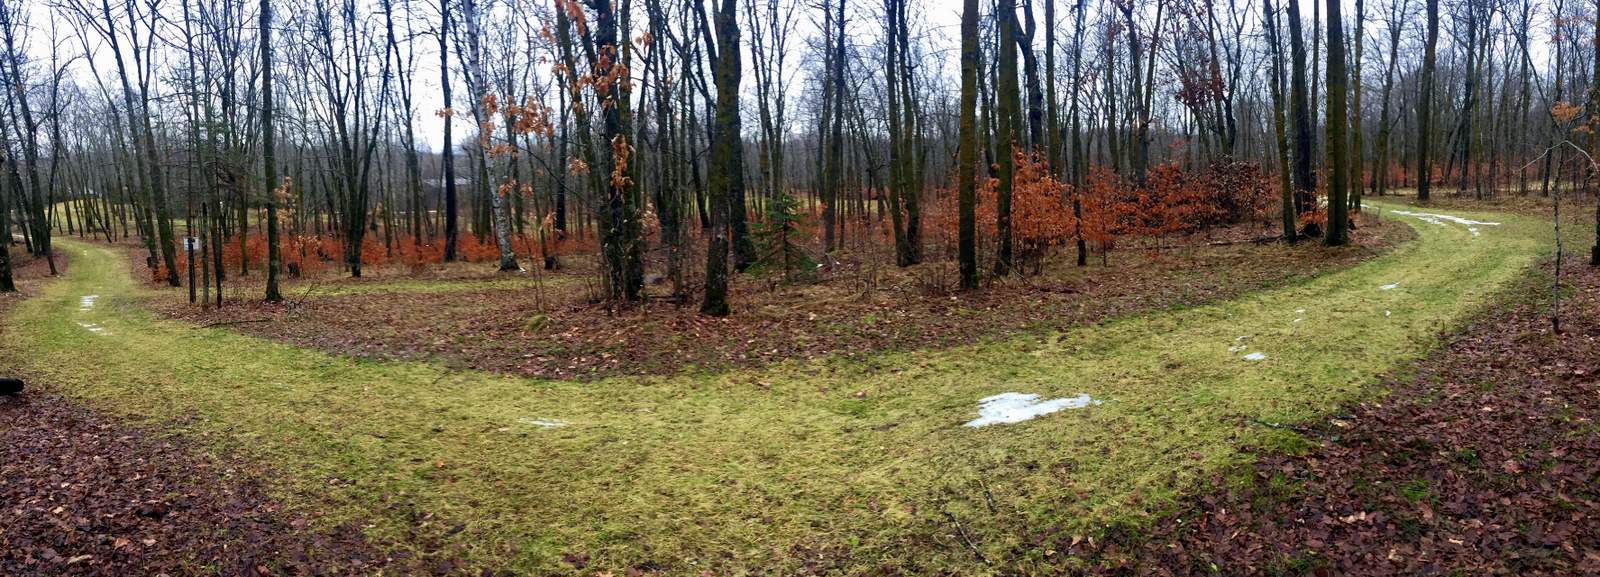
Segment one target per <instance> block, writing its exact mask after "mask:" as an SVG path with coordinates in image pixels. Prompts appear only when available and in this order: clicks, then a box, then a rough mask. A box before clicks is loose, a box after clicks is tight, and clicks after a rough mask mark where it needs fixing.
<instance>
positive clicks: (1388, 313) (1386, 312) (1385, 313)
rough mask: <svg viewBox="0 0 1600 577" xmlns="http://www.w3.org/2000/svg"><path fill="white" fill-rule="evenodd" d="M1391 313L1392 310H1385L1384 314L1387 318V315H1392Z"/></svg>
mask: <svg viewBox="0 0 1600 577" xmlns="http://www.w3.org/2000/svg"><path fill="white" fill-rule="evenodd" d="M1390 314H1391V313H1390V312H1389V311H1383V316H1384V317H1385V318H1387V317H1388V316H1389V315H1390Z"/></svg>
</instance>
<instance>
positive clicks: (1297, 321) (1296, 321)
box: [1294, 319, 1305, 324]
mask: <svg viewBox="0 0 1600 577" xmlns="http://www.w3.org/2000/svg"><path fill="white" fill-rule="evenodd" d="M1303 320H1305V319H1295V320H1294V322H1295V323H1296V324H1298V323H1299V322H1300V321H1303Z"/></svg>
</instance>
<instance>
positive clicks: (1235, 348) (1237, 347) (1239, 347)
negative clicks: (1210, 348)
mask: <svg viewBox="0 0 1600 577" xmlns="http://www.w3.org/2000/svg"><path fill="white" fill-rule="evenodd" d="M1248 348H1250V347H1247V346H1244V345H1234V346H1231V347H1228V352H1230V353H1237V352H1239V351H1242V350H1245V349H1248Z"/></svg>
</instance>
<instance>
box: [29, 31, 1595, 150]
mask: <svg viewBox="0 0 1600 577" xmlns="http://www.w3.org/2000/svg"><path fill="white" fill-rule="evenodd" d="M7 1H16V0H7ZM21 1H22V4H23V5H24V6H26V8H27V14H28V20H29V22H28V24H29V27H30V31H29V34H28V37H27V39H26V51H27V53H28V54H30V55H31V56H32V58H34V59H35V62H36V71H35V74H36V75H39V74H43V73H45V69H46V68H47V67H48V64H49V51H50V46H49V44H50V31H51V25H52V23H54V25H55V26H56V27H57V32H58V34H59V36H60V39H59V42H61V43H62V50H63V54H64V55H76V54H78V53H79V52H81V48H80V47H79V44H78V42H77V40H76V38H75V37H74V36H73V32H72V27H73V26H75V21H74V20H73V19H69V18H65V17H63V16H62V14H61V13H60V12H58V10H57V9H56V8H52V7H51V5H50V4H48V3H47V2H46V1H41V0H21ZM89 1H90V2H94V1H95V0H89ZM124 1H125V0H124ZM140 1H144V2H148V1H150V0H140ZM192 1H194V2H205V1H207V0H192ZM359 1H360V2H362V3H364V5H365V6H368V7H371V8H373V9H374V10H375V9H376V7H377V1H376V0H359ZM400 1H403V0H397V3H398V2H400ZM481 1H489V0H481ZM507 1H508V2H513V1H514V2H529V1H537V2H540V3H541V4H543V3H544V0H507ZM786 1H790V2H801V4H797V6H798V8H797V10H798V13H797V15H796V20H797V26H796V33H795V37H793V38H792V39H791V40H790V49H789V50H788V57H787V61H786V63H785V64H786V67H787V68H789V69H790V71H791V75H790V86H789V91H788V92H789V98H790V109H791V111H794V110H795V108H796V104H795V102H796V101H797V99H798V98H799V95H800V94H801V93H802V92H804V91H806V90H809V89H810V87H809V86H807V85H806V84H805V80H806V78H805V76H804V75H803V74H802V73H800V72H799V69H800V68H801V67H802V66H803V65H807V63H806V60H807V57H808V53H809V48H807V41H808V37H813V36H814V35H816V33H817V29H816V26H815V22H816V21H818V20H820V16H819V15H818V14H817V12H818V8H816V7H815V6H813V5H812V4H810V3H808V1H807V0H786ZM988 1H990V0H985V2H986V3H987V2H988ZM1103 1H1105V0H1089V10H1090V18H1091V20H1092V19H1093V17H1094V14H1095V13H1096V12H1097V11H1098V10H1099V8H1098V5H1099V3H1100V2H1103ZM1238 1H1239V2H1240V9H1241V10H1251V11H1252V15H1251V19H1252V21H1255V20H1258V19H1259V12H1260V4H1259V2H1253V0H1238ZM1283 1H1284V0H1275V3H1282V2H1283ZM1533 1H1534V2H1535V6H1536V8H1537V9H1541V10H1548V8H1547V7H1544V6H1542V2H1541V0H1533ZM160 2H161V7H162V10H163V11H164V12H165V13H167V14H169V15H170V18H171V19H172V21H173V22H174V23H176V22H178V21H179V20H178V19H179V18H180V16H181V12H180V4H179V0H160ZM245 2H246V5H245V6H244V9H245V10H246V11H247V13H248V16H246V18H247V19H248V22H249V24H248V25H249V26H254V23H255V16H254V15H255V11H256V8H257V0H245ZM912 2H913V5H912V6H911V7H910V10H911V12H912V20H913V23H912V24H913V28H914V31H915V32H914V33H921V32H926V33H929V34H930V36H931V37H932V38H934V39H935V40H934V42H933V44H934V46H935V48H934V50H937V51H940V52H943V53H945V54H944V55H943V60H944V62H945V75H946V76H947V77H950V78H954V76H955V75H956V73H957V70H956V68H957V62H956V60H957V56H958V54H957V52H958V51H959V42H958V38H959V25H960V17H961V14H960V12H961V4H960V2H958V1H954V0H921V1H920V2H919V1H918V0H912ZM1341 2H1342V3H1343V8H1342V9H1343V10H1344V15H1345V16H1346V18H1347V20H1348V19H1349V18H1351V17H1353V15H1354V13H1355V8H1354V0H1341ZM1413 2H1414V4H1416V6H1415V10H1414V14H1415V15H1414V17H1413V18H1412V19H1411V20H1410V21H1409V22H1408V23H1407V27H1408V31H1407V35H1408V38H1409V37H1415V36H1417V35H1419V34H1420V29H1421V28H1422V17H1421V13H1420V9H1421V6H1420V4H1421V2H1420V1H1417V0H1413ZM413 3H414V5H413V10H414V11H415V12H416V14H417V16H418V18H419V19H420V21H419V22H416V23H415V24H414V29H415V30H416V31H417V32H423V31H426V30H430V29H431V28H432V27H433V26H436V25H437V19H438V17H437V14H438V12H437V7H436V6H435V5H433V4H432V3H431V2H430V1H429V0H413ZM1313 3H1314V2H1313V1H1305V0H1303V1H1302V2H1301V3H1300V8H1301V12H1302V13H1303V15H1304V19H1305V21H1304V25H1305V26H1306V27H1307V28H1308V30H1307V34H1308V35H1309V34H1310V30H1309V27H1310V26H1311V17H1312V6H1313ZM1368 3H1369V5H1368V6H1367V12H1368V14H1367V18H1368V23H1367V25H1366V27H1365V32H1366V35H1367V41H1368V42H1369V44H1368V49H1367V51H1366V54H1367V57H1368V58H1369V59H1371V58H1379V57H1384V56H1385V55H1384V54H1383V52H1384V51H1386V50H1387V45H1386V42H1384V39H1383V35H1384V34H1385V32H1384V27H1385V25H1384V23H1383V20H1382V16H1383V14H1382V11H1383V10H1384V9H1385V4H1386V2H1385V0H1368ZM299 4H301V2H300V1H299V0H297V1H295V2H286V1H284V0H274V6H275V8H274V9H275V11H277V12H278V14H277V16H278V19H279V21H280V22H281V21H283V19H284V18H285V17H286V16H287V15H288V13H289V11H291V10H301V9H303V8H300V7H297V5H299ZM636 4H637V3H636ZM544 6H546V7H547V6H548V4H544ZM1071 6H1072V0H1057V7H1056V11H1057V20H1058V24H1057V34H1058V37H1057V42H1058V46H1064V45H1065V44H1066V42H1068V41H1070V38H1069V37H1068V36H1069V34H1070V26H1071V18H1072V12H1071ZM115 8H116V6H115V5H114V6H113V9H114V10H115ZM541 9H543V8H541ZM881 9H882V8H881V3H877V2H862V1H854V2H851V3H850V4H849V5H848V8H847V10H848V12H847V17H848V20H849V37H850V40H851V41H852V42H854V43H857V44H872V43H876V42H878V41H879V38H880V37H881V34H882V30H883V27H882V24H881V21H879V20H877V17H876V13H877V12H879V11H881ZM1034 9H1035V11H1036V13H1037V19H1038V22H1039V26H1040V28H1041V30H1042V29H1043V28H1044V18H1043V5H1042V1H1040V2H1038V3H1037V4H1036V5H1035V6H1034ZM1219 9H1220V7H1219ZM1570 9H1575V8H1574V7H1569V10H1570ZM396 10H397V12H398V11H401V10H402V8H400V7H398V6H397V8H396ZM636 10H638V13H637V14H636V15H635V18H634V28H635V30H634V34H636V35H637V34H638V33H640V32H642V31H643V29H644V25H645V24H644V15H643V8H642V6H636ZM1169 10H1170V7H1169ZM1444 12H1446V14H1445V15H1444V17H1445V19H1446V20H1445V22H1443V23H1442V26H1441V30H1440V35H1441V50H1446V49H1448V47H1449V46H1450V45H1451V44H1452V43H1451V41H1450V39H1449V34H1450V30H1449V26H1450V22H1449V21H1448V17H1449V16H1448V12H1449V10H1448V9H1447V8H1445V9H1444ZM396 18H397V23H396V28H397V32H398V33H401V34H403V33H404V28H405V26H404V24H403V23H400V22H399V21H398V20H399V15H398V14H397V16H396ZM740 19H741V21H742V20H743V19H744V14H743V11H742V10H741V14H740ZM377 24H379V25H381V20H380V21H377ZM458 24H459V23H458ZM1252 26H1254V25H1253V24H1252ZM1535 26H1536V28H1539V29H1542V30H1548V27H1549V18H1548V16H1547V15H1542V16H1536V25H1535ZM174 29H175V28H174ZM251 34H253V32H251ZM1092 34H1093V32H1092V31H1091V35H1092ZM90 36H91V38H92V42H93V44H94V46H95V50H96V55H95V62H96V66H98V67H99V71H100V73H101V74H102V75H103V78H102V81H104V82H106V83H107V86H108V87H113V88H114V87H115V82H116V80H115V76H114V74H115V68H114V63H113V61H112V59H111V57H110V52H109V49H108V48H107V47H106V46H104V45H103V44H102V42H101V41H100V40H99V38H98V35H96V34H94V33H93V32H91V33H90ZM1533 36H1535V37H1537V38H1538V40H1537V41H1536V42H1535V46H1534V63H1535V66H1536V67H1537V68H1540V69H1543V68H1544V64H1545V62H1546V60H1547V59H1546V56H1545V55H1546V42H1545V40H1544V39H1545V38H1548V36H1549V35H1548V34H1547V33H1545V34H1540V33H1536V34H1534V35H1533ZM284 39H285V35H284V34H282V33H279V34H278V35H277V37H276V38H275V40H277V41H279V42H281V41H283V40H284ZM742 40H743V41H744V43H745V49H746V52H745V55H744V61H745V63H746V67H747V71H748V68H749V66H750V65H751V62H752V58H751V57H750V55H749V52H748V44H749V42H750V41H751V38H750V34H749V32H748V30H746V31H745V33H744V34H743V38H742ZM125 42H126V39H125V37H124V43H125ZM1037 42H1038V43H1039V45H1040V46H1041V48H1042V45H1043V38H1042V37H1041V38H1039V39H1038V40H1037ZM416 48H417V50H418V52H417V66H418V69H417V70H416V71H415V73H414V75H413V78H414V83H415V84H414V88H413V90H414V93H415V94H414V99H415V108H416V111H415V112H416V116H415V121H414V122H415V127H416V130H417V136H418V138H419V140H420V145H422V146H426V147H428V148H430V149H437V148H438V146H439V143H440V142H441V137H442V131H443V120H442V119H440V118H439V117H437V116H435V115H434V111H435V110H438V109H440V108H443V107H444V106H445V105H444V103H443V102H442V92H441V90H440V86H439V62H438V51H437V42H436V40H434V38H433V37H431V36H425V37H421V38H418V39H417V41H416ZM123 49H124V51H126V50H127V49H128V47H127V46H126V45H124V47H123ZM1407 49H1408V46H1406V45H1402V50H1407ZM281 52H282V50H281V48H280V56H279V58H280V62H281V59H282V56H281ZM1441 54H1442V55H1443V54H1444V53H1443V52H1441ZM172 56H175V55H169V57H172ZM249 57H250V58H254V57H255V56H254V54H253V53H252V54H251V55H250V56H249ZM1441 57H1444V56H1441ZM157 58H158V59H159V58H162V56H160V55H158V57H157ZM1057 58H1058V64H1061V63H1063V62H1065V61H1067V57H1066V56H1065V55H1058V57H1057ZM1368 62H1369V63H1374V62H1377V63H1380V64H1381V61H1378V60H1369V61H1368ZM461 64H462V61H461V59H460V55H459V54H452V55H451V66H452V68H453V70H452V72H454V73H455V74H457V76H456V78H457V80H456V84H455V87H454V90H455V96H456V105H457V108H464V107H465V105H466V104H465V102H466V101H465V100H463V98H464V97H465V93H466V90H465V87H464V85H463V83H461V82H460V76H459V71H460V67H461ZM535 66H537V67H539V68H540V70H539V73H540V74H541V75H547V74H548V64H544V65H538V64H536V65H535ZM278 70H279V72H278V73H279V74H280V75H283V74H286V73H292V71H289V70H284V69H283V68H281V67H280V68H279V69H278ZM1367 73H1368V74H1372V75H1371V76H1368V77H1367V78H1368V82H1369V84H1370V83H1376V82H1378V80H1376V79H1378V78H1381V74H1382V68H1381V66H1379V65H1371V64H1369V66H1367ZM72 74H73V77H74V78H76V79H78V81H79V82H80V83H81V84H82V85H84V86H85V87H86V88H88V89H90V90H91V93H92V94H94V95H95V96H96V97H98V93H95V92H93V91H94V90H95V88H94V86H95V85H94V82H93V80H92V79H91V78H90V77H89V67H88V66H87V65H86V63H85V62H84V61H82V60H80V61H77V62H74V63H73V64H72ZM35 78H36V80H35V81H36V82H37V81H38V80H37V79H38V78H39V76H35ZM280 82H281V81H280ZM154 88H155V92H156V93H158V94H166V93H169V92H170V90H169V88H171V87H170V86H164V85H161V84H160V82H159V81H158V82H157V86H156V87H154ZM744 88H745V92H746V95H747V97H748V96H751V95H753V94H752V93H753V90H754V79H753V75H752V74H750V73H748V72H747V74H746V75H745V79H744ZM747 101H748V100H747ZM750 116H751V117H753V115H750ZM800 116H801V114H800V113H798V112H791V114H790V117H791V118H792V119H795V118H799V117H800ZM458 119H459V117H458ZM470 124H471V123H470V122H467V123H461V122H458V123H457V127H456V129H455V132H456V135H457V136H456V139H457V142H460V141H461V140H462V134H463V132H467V131H469V130H470V128H471V127H470ZM464 125H465V126H464Z"/></svg>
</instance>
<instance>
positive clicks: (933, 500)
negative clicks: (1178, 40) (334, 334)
mask: <svg viewBox="0 0 1600 577" xmlns="http://www.w3.org/2000/svg"><path fill="white" fill-rule="evenodd" d="M1368 210H1369V211H1374V210H1382V211H1383V212H1385V213H1388V212H1390V211H1391V210H1401V211H1406V212H1411V211H1416V212H1417V213H1422V212H1429V213H1432V212H1433V211H1423V210H1421V209H1414V208H1409V207H1401V206H1392V205H1387V204H1380V203H1369V205H1368ZM1447 216H1449V217H1452V218H1455V219H1459V220H1451V219H1450V218H1441V217H1440V216H1438V215H1430V216H1427V217H1422V216H1416V215H1414V214H1401V213H1395V214H1386V217H1389V218H1398V219H1402V220H1404V221H1405V222H1408V223H1412V224H1413V225H1414V226H1415V227H1416V228H1417V230H1418V239H1417V240H1416V241H1415V242H1413V243H1410V244H1408V245H1406V246H1404V247H1401V248H1399V249H1397V250H1395V251H1394V252H1392V253H1390V254H1388V255H1385V256H1382V257H1379V258H1377V259H1374V260H1371V261H1368V262H1366V263H1364V264H1361V265H1358V266H1355V267H1352V268H1349V269H1345V270H1342V271H1339V272H1336V273H1331V274H1328V275H1324V276H1320V277H1317V278H1314V279H1312V280H1310V281H1307V282H1304V283H1301V284H1297V285H1292V286H1284V287H1281V288H1277V289H1273V290H1268V291H1262V292H1258V293H1253V294H1250V295H1246V296H1243V297H1240V298H1237V299H1234V300H1231V301H1227V302H1222V303H1217V304H1214V305H1208V306H1203V307H1197V308H1192V309H1187V310H1177V311H1165V312H1156V313H1151V314H1147V315H1144V316H1139V317H1134V318H1129V319H1124V320H1119V321H1115V322H1109V323H1104V324H1100V325H1095V326H1089V327H1083V328H1080V329H1075V330H1070V331H1066V332H1063V333H1058V334H1049V335H1037V336H1031V337H1021V338H1016V339H1010V340H1005V341H1000V342H993V343H986V344H981V345H975V346H966V347H957V348H951V349H941V350H936V351H921V352H909V353H895V354H888V355H884V356H882V357H880V358H878V359H876V360H875V362H872V363H868V364H851V363H844V362H813V363H798V362H797V363H790V364H785V365H779V366H776V367H769V368H763V369H757V370H746V371H736V372H730V373H722V374H715V375H686V376H679V377H668V378H616V379H609V380H602V381H597V382H591V383H584V384H579V383H568V382H551V381H536V380H527V379H518V378H512V377H506V376H500V375H492V374H484V373H477V372H470V371H451V370H446V369H445V368H443V367H442V366H437V365H433V364H428V363H404V362H374V361H361V360H354V359H350V358H345V357H338V356H333V355H328V354H325V353H322V352H318V351H310V350H305V349H299V348H296V347H292V346H289V345H284V344H280V343H275V342H270V341H266V340H262V339H259V338H255V337H250V336H244V335H240V334H237V333H233V332H229V331H226V330H221V329H201V328H196V327H193V326H188V325H183V324H180V323H176V322H172V321H167V320H162V319H160V318H157V317H156V316H155V315H154V314H152V313H150V312H147V311H145V310H142V309H141V308H139V306H138V300H139V299H140V298H141V296H142V295H143V291H142V289H140V288H138V287H136V286H135V285H134V283H133V282H132V281H131V280H130V279H129V276H128V273H127V270H126V259H124V258H123V257H122V256H121V255H120V254H117V253H115V252H114V251H113V250H111V249H108V248H104V247H99V246H94V245H86V244H81V243H74V242H70V241H66V240H63V241H61V243H60V244H61V246H63V247H64V248H65V249H67V250H70V251H71V252H72V254H73V258H74V261H73V266H72V268H71V271H70V272H69V275H68V276H67V277H66V278H65V279H64V280H62V281H59V282H57V283H55V284H54V285H52V286H50V287H49V288H48V289H46V291H45V292H44V294H42V295H40V296H39V297H37V298H34V299H31V300H30V301H28V302H26V303H24V304H23V305H22V306H20V307H18V308H17V310H15V311H14V312H13V313H12V314H11V315H10V316H9V317H8V318H6V319H5V320H4V324H3V328H4V330H5V332H6V333H7V334H8V335H14V337H13V338H10V339H7V340H8V341H9V344H7V345H6V348H5V349H0V354H4V355H9V356H14V357H16V358H17V359H20V362H21V363H22V364H24V365H25V367H26V368H27V369H28V370H29V371H30V372H32V373H35V374H38V375H39V376H40V377H41V379H40V380H41V381H44V382H49V383H51V384H52V385H53V386H54V388H55V389H56V390H58V391H60V392H63V393H65V394H69V395H71V396H74V397H78V398H81V399H83V400H85V401H87V402H89V403H91V404H92V405H94V406H97V407H103V408H104V409H105V410H107V411H111V412H115V413H119V414H123V415H126V416H131V417H134V418H138V419H147V420H149V421H153V422H159V423H163V424H166V425H168V426H170V427H171V428H172V429H174V430H175V431H177V432H181V433H185V434H189V435H193V436H197V437H199V438H201V439H202V440H203V441H204V442H206V443H209V444H211V445H212V446H215V447H217V448H218V450H221V451H237V452H239V453H242V454H243V455H244V456H246V457H247V458H249V459H252V460H255V461H258V462H260V463H262V464H263V465H265V466H266V467H269V468H271V470H272V471H274V473H273V475H271V476H272V478H270V479H267V481H268V483H269V486H270V487H271V489H272V490H273V491H275V492H276V493H278V494H280V495H282V496H283V497H285V498H286V499H287V500H289V501H290V502H293V503H298V504H299V505H300V506H301V507H304V508H305V509H307V510H316V511H319V512H320V513H321V514H323V515H324V516H325V517H326V520H327V521H328V522H333V523H337V522H342V521H347V520H356V519H359V520H362V521H365V522H368V523H370V524H371V528H370V529H369V535H370V536H371V537H372V538H374V539H375V540H377V541H379V542H383V543H392V544H393V546H395V547H397V548H401V549H404V548H406V547H407V545H406V543H407V540H408V539H409V538H411V537H413V536H414V532H416V531H419V530H420V531H424V532H426V531H430V530H434V529H430V527H437V530H438V531H440V533H441V534H444V535H445V537H444V538H445V539H446V540H447V541H449V542H451V543H455V544H459V545H460V546H461V547H463V549H464V552H465V553H466V555H467V556H468V557H469V558H471V559H473V560H475V561H477V562H480V563H483V564H484V565H486V566H494V567H505V568H510V569H515V570H523V571H530V572H539V573H576V572H579V571H578V569H579V566H580V565H582V566H584V567H587V568H586V569H583V572H592V571H595V570H604V569H612V570H616V571H619V572H620V571H621V570H623V569H626V568H629V567H642V568H646V569H649V568H655V569H659V570H662V571H665V572H667V573H671V574H684V573H698V572H699V571H701V570H702V569H708V570H711V571H713V572H715V573H717V574H724V573H736V572H739V571H754V572H771V573H781V574H789V573H795V572H798V571H801V570H805V569H808V568H809V569H815V570H819V571H827V570H838V571H843V572H850V573H859V572H866V571H874V570H877V569H878V568H880V567H885V566H890V567H897V568H900V569H902V570H905V571H908V572H913V573H916V572H938V571H948V572H954V573H963V574H985V573H991V572H994V571H997V570H998V569H999V568H1000V567H1018V566H1021V567H1040V566H1059V565H1063V564H1067V565H1070V564H1071V561H1070V560H1064V559H1061V558H1058V557H1052V556H1051V554H1049V553H1047V552H1046V551H1040V550H1036V549H1033V548H1031V547H1030V546H1029V545H1028V543H1030V542H1032V541H1033V538H1034V537H1037V536H1039V535H1040V534H1042V533H1049V532H1062V533H1067V534H1080V533H1081V534H1093V533H1095V532H1096V531H1099V530H1101V529H1103V528H1104V526H1106V525H1107V524H1115V525H1120V524H1130V526H1134V527H1137V526H1138V524H1139V523H1141V522H1148V521H1147V519H1148V518H1149V515H1151V514H1154V513H1158V512H1159V511H1160V510H1162V508H1163V507H1165V506H1166V505H1167V504H1169V503H1170V502H1171V501H1172V500H1173V499H1175V498H1176V497H1178V496H1180V495H1181V494H1183V492H1184V491H1186V490H1189V489H1191V488H1193V487H1194V484H1195V483H1196V482H1197V481H1198V480H1199V479H1204V478H1208V477H1209V476H1211V475H1213V474H1215V473H1216V472H1218V471H1219V470H1222V469H1224V468H1226V467H1229V466H1231V465H1234V464H1238V463H1242V462H1246V461H1248V460H1249V459H1250V458H1251V457H1250V451H1254V450H1286V449H1287V450H1292V449H1294V448H1295V447H1297V446H1300V445H1301V444H1302V443H1303V441H1302V440H1300V439H1298V438H1297V437H1295V436H1294V435H1293V434H1292V433H1289V432H1287V431H1286V430H1284V429H1282V428H1276V427H1268V426H1263V425H1262V423H1280V422H1295V421H1305V420H1308V419H1314V418H1318V417H1321V416H1324V415H1327V414H1328V413H1330V412H1333V411H1335V410H1337V409H1338V407H1339V406H1340V405H1341V404H1343V403H1347V402H1350V401H1352V400H1355V399H1357V398H1360V397H1361V396H1363V395H1369V394H1373V393H1374V391H1372V390H1370V386H1369V385H1370V383H1372V382H1373V381H1374V378H1375V376H1377V375H1379V374H1381V373H1384V372H1388V371H1392V370H1396V369H1397V368H1400V367H1402V366H1403V365H1404V363H1406V362H1407V361H1409V360H1411V359H1414V358H1417V357H1419V356H1420V355H1421V354H1422V353H1424V352H1425V351H1427V350H1428V349H1429V348H1430V347H1431V346H1432V345H1433V343H1434V342H1435V335H1436V334H1437V333H1438V331H1439V330H1441V329H1444V328H1446V327H1448V326H1451V325H1452V324H1454V323H1456V322H1458V321H1460V320H1461V319H1463V318H1464V317H1465V316H1466V315H1467V314H1469V313H1470V312H1472V311H1473V310H1475V309H1476V308H1478V307H1481V306H1483V305H1484V304H1485V303H1486V302H1489V299H1490V297H1492V296H1493V294H1494V293H1496V292H1497V291H1498V290H1500V289H1501V288H1502V287H1503V286H1505V285H1506V283H1507V282H1508V281H1510V280H1511V279H1513V278H1515V277H1516V276H1517V275H1519V274H1521V273H1522V271H1523V270H1524V269H1525V268H1526V267H1528V266H1529V265H1531V264H1532V263H1533V262H1534V261H1535V260H1536V259H1537V258H1538V257H1539V256H1540V255H1541V254H1542V253H1543V252H1545V250H1546V248H1547V244H1548V242H1549V241H1548V240H1547V237H1548V234H1547V231H1546V229H1545V227H1544V225H1543V224H1542V223H1540V222H1538V221H1536V220H1533V219H1530V218H1524V217H1519V216H1514V215H1507V214H1471V213H1455V212H1451V213H1450V214H1449V215H1447ZM1429 219H1431V221H1430V220H1429ZM1461 221H1467V222H1471V223H1472V224H1466V223H1465V222H1461ZM1490 223H1496V224H1490ZM91 297H92V298H91ZM1007 392H1019V393H1024V394H1038V395H1040V397H1039V400H1041V401H1043V402H1046V403H1048V402H1051V400H1062V399H1070V400H1074V401H1076V400H1083V399H1084V397H1082V396H1081V395H1088V396H1089V397H1088V398H1090V399H1093V401H1097V402H1089V401H1085V402H1061V403H1056V404H1053V405H1050V408H1056V409H1059V410H1055V411H1054V412H1044V413H1043V414H1040V415H1038V416H1035V417H1034V418H1032V419H1031V420H1021V421H1020V422H1010V421H1008V420H1006V419H1000V420H998V421H997V423H998V424H994V425H990V426H983V427H969V426H964V425H965V424H967V423H969V422H971V421H973V420H974V419H975V418H977V417H979V412H978V409H979V407H978V402H979V400H980V399H985V398H988V397H993V396H995V395H999V394H1001V393H1007ZM1034 412H1038V411H1034ZM1030 416H1031V415H1030ZM426 515H435V516H437V518H438V519H441V520H448V521H431V522H429V523H427V524H421V525H419V523H418V522H417V519H419V518H424V516H426ZM455 523H461V524H464V526H465V528H464V529H463V530H460V531H453V532H448V531H444V530H445V529H448V528H450V527H451V526H452V525H453V524H455ZM419 527H420V529H419ZM977 553H981V554H982V558H983V559H987V560H989V561H993V562H996V564H995V565H989V564H988V562H989V561H980V560H979V555H978V554H977Z"/></svg>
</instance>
